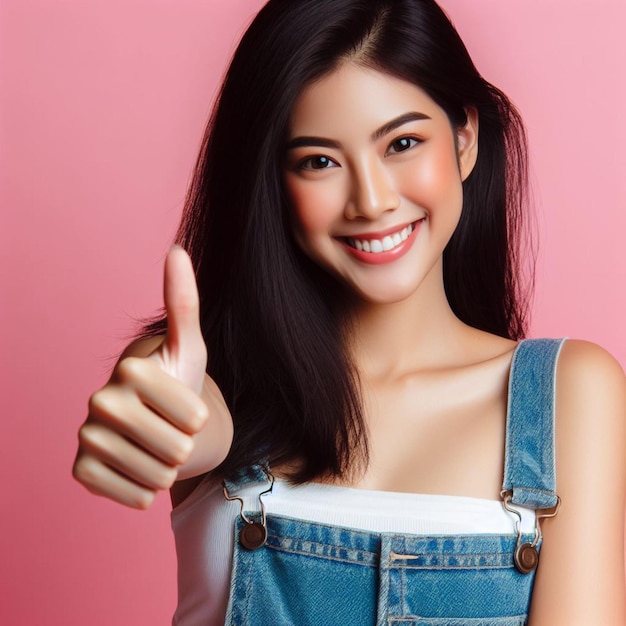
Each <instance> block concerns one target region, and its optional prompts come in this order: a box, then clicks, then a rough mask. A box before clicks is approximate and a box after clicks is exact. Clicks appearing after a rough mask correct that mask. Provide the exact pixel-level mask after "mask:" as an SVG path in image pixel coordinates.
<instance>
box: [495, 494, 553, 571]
mask: <svg viewBox="0 0 626 626" xmlns="http://www.w3.org/2000/svg"><path fill="white" fill-rule="evenodd" d="M500 496H501V497H502V506H504V508H505V509H506V510H507V511H508V512H509V513H513V515H515V518H516V519H515V532H516V533H517V542H516V544H515V552H514V554H513V563H514V565H515V568H516V569H517V571H518V572H520V573H521V574H530V573H531V572H533V571H534V570H535V569H537V564H538V563H539V551H538V550H537V545H538V544H539V542H540V541H541V538H542V534H541V525H540V524H539V520H541V519H543V518H548V517H554V516H555V515H556V514H557V513H558V511H559V507H560V506H561V498H559V496H557V497H556V500H557V502H556V505H555V506H553V507H552V508H550V509H537V510H536V512H535V537H534V539H533V540H532V542H531V543H528V542H524V543H522V514H521V513H520V512H519V511H518V510H517V509H516V508H515V507H514V506H511V500H512V498H513V492H512V491H510V490H509V491H503V492H502V493H501V494H500Z"/></svg>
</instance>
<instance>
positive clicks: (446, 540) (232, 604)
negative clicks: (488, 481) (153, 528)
mask: <svg viewBox="0 0 626 626" xmlns="http://www.w3.org/2000/svg"><path fill="white" fill-rule="evenodd" d="M562 343H563V340H552V339H534V340H525V341H523V342H521V343H520V344H519V345H518V346H517V348H516V351H515V354H514V356H513V360H512V364H511V373H510V379H509V396H508V412H507V413H508V414H507V426H506V448H505V472H504V482H503V486H502V498H503V506H505V508H506V509H507V510H509V511H510V513H511V518H512V523H511V529H512V530H511V534H509V535H482V534H475V535H467V536H454V535H453V536H450V535H446V536H443V535H441V536H428V537H425V536H418V535H402V534H395V533H374V532H368V531H361V530H354V529H350V528H344V527H339V526H329V525H325V524H320V523H313V522H307V521H302V520H297V519H290V518H286V517H280V516H267V517H266V516H265V513H264V510H263V507H262V495H261V494H262V492H263V491H265V490H266V489H268V488H271V487H268V479H267V475H266V474H264V472H263V470H262V469H261V467H260V466H257V467H252V468H250V469H249V470H247V471H245V472H241V473H240V475H239V476H238V477H237V478H235V479H233V480H229V481H225V493H226V494H230V496H231V497H232V496H233V495H235V496H236V493H237V489H238V488H240V487H241V486H242V485H243V484H246V483H251V482H259V494H260V497H259V499H258V501H259V503H260V505H259V509H258V511H245V512H244V511H242V514H243V515H240V516H239V518H238V520H237V522H236V528H235V542H234V544H235V545H234V554H233V563H232V574H231V588H230V598H229V604H228V610H227V614H226V624H229V625H236V626H307V625H312V626H366V625H376V626H383V625H385V626H389V625H401V626H410V625H412V624H416V625H420V626H435V625H436V626H444V625H445V626H513V625H516V626H521V625H523V624H525V623H526V619H527V614H528V610H529V605H530V597H531V592H532V587H533V580H534V566H535V564H536V556H537V552H538V550H539V547H540V545H541V534H540V531H539V526H538V525H537V529H536V532H535V533H531V534H529V535H525V534H522V533H521V532H520V531H519V530H518V526H517V525H516V524H515V521H516V519H517V517H516V513H515V505H520V506H524V507H528V508H531V509H535V510H536V511H537V515H538V516H539V517H546V516H550V515H552V514H555V512H556V508H557V505H558V498H557V496H556V493H555V465H554V392H555V385H554V383H555V371H556V361H557V358H558V354H559V351H560V348H561V346H562ZM514 529H515V530H514ZM242 531H243V535H242ZM244 546H248V547H244ZM257 546H258V547H257ZM251 548H252V549H251ZM516 561H517V563H516Z"/></svg>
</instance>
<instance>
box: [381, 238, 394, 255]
mask: <svg viewBox="0 0 626 626" xmlns="http://www.w3.org/2000/svg"><path fill="white" fill-rule="evenodd" d="M393 247H394V243H393V239H392V238H391V237H385V238H383V250H384V251H385V252H387V250H391V249H392V248H393Z"/></svg>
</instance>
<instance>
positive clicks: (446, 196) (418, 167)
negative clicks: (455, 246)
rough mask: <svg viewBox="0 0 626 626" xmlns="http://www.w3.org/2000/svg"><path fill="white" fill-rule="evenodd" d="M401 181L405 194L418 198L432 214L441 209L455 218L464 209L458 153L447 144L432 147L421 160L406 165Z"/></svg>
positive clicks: (438, 212) (436, 213)
mask: <svg viewBox="0 0 626 626" xmlns="http://www.w3.org/2000/svg"><path fill="white" fill-rule="evenodd" d="M399 182H400V184H401V186H402V190H403V195H406V196H409V197H410V196H413V197H417V198H418V199H419V201H420V204H422V203H423V204H422V206H423V208H424V209H425V210H427V211H428V212H429V213H430V214H431V216H432V217H435V216H437V215H438V214H441V213H442V212H445V213H446V214H447V215H450V217H452V214H453V213H455V212H457V211H458V212H460V210H461V206H462V203H463V186H462V181H461V174H460V171H459V166H458V162H457V160H456V155H455V153H454V151H453V150H451V149H450V146H448V145H445V146H444V145H439V146H437V145H433V146H431V149H430V150H429V151H428V153H427V154H424V157H423V158H421V159H420V161H419V163H417V164H411V165H410V166H409V167H407V171H405V172H403V176H402V180H401V181H399ZM439 217H440V218H441V215H439Z"/></svg>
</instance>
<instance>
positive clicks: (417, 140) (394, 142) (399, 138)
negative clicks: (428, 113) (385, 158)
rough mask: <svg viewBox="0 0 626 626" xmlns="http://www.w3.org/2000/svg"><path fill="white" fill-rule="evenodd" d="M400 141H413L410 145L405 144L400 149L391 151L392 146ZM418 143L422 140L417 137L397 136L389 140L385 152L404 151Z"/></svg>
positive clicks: (395, 152) (396, 152) (398, 152)
mask: <svg viewBox="0 0 626 626" xmlns="http://www.w3.org/2000/svg"><path fill="white" fill-rule="evenodd" d="M401 141H402V142H406V141H409V142H413V143H412V144H411V145H409V146H407V147H406V148H403V149H401V150H398V151H395V150H393V151H392V147H393V146H394V145H396V144H398V143H400V142H401ZM420 143H422V141H421V140H420V139H418V138H417V137H411V136H408V137H398V138H397V139H394V140H393V141H392V142H391V144H389V148H387V152H386V154H400V153H401V152H406V151H407V150H410V149H411V148H413V147H415V146H416V145H418V144H420Z"/></svg>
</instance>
